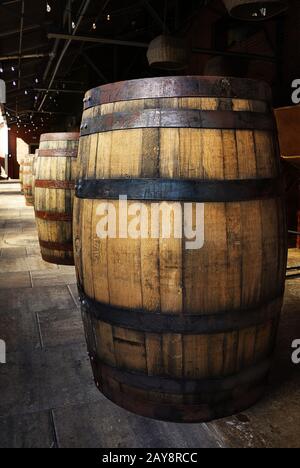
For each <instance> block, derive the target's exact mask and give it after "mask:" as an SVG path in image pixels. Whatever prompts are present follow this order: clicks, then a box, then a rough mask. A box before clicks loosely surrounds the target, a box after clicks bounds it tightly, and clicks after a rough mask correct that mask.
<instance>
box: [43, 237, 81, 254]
mask: <svg viewBox="0 0 300 468" xmlns="http://www.w3.org/2000/svg"><path fill="white" fill-rule="evenodd" d="M39 243H40V246H41V247H43V248H44V249H48V250H61V251H63V252H73V243H72V242H71V243H68V242H65V243H63V242H48V241H43V240H41V239H39Z"/></svg>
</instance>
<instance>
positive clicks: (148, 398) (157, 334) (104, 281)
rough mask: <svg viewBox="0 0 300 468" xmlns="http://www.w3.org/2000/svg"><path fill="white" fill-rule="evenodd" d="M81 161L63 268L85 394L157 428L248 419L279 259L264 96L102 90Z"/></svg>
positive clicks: (88, 110) (282, 232) (131, 87)
mask: <svg viewBox="0 0 300 468" xmlns="http://www.w3.org/2000/svg"><path fill="white" fill-rule="evenodd" d="M79 148H80V149H79V167H80V174H79V179H78V183H77V188H76V197H75V205H74V248H75V265H76V271H77V276H78V284H79V291H80V296H81V301H82V312H83V318H84V325H85V331H86V338H87V343H88V349H89V354H90V358H91V363H92V367H93V371H94V377H95V381H96V385H97V386H98V388H99V389H100V390H101V392H103V393H104V395H106V396H107V397H108V398H110V399H111V400H112V401H114V402H115V403H117V404H118V405H120V406H122V407H124V408H127V409H128V410H130V411H132V412H135V413H138V414H140V415H144V416H149V417H153V418H157V419H162V420H169V421H181V422H196V421H198V422H200V421H209V420H211V419H215V418H220V417H224V416H226V415H230V414H233V413H236V412H238V411H242V410H244V409H245V408H247V407H249V406H250V405H251V404H253V403H254V402H256V401H257V400H258V399H259V398H260V397H261V395H262V394H263V392H264V390H265V387H266V382H267V377H268V371H269V368H270V363H271V358H272V353H273V348H274V345H275V340H276V332H277V325H278V321H279V316H280V312H281V307H282V298H283V291H284V282H285V271H286V255H287V249H286V224H285V214H284V203H283V198H282V187H281V182H282V181H281V178H280V167H279V153H278V141H277V137H276V131H275V128H274V117H273V113H272V110H271V96H270V90H269V88H268V86H267V85H265V84H262V83H260V82H256V81H252V80H240V79H234V78H208V77H175V78H174V77H172V78H170V77H168V78H153V79H146V80H135V81H128V82H122V83H116V84H112V85H106V86H103V87H99V88H96V89H93V90H91V91H89V92H88V93H87V95H86V97H85V109H84V113H83V120H82V126H81V138H80V145H79ZM120 197H121V198H120ZM126 197H127V198H126ZM175 219H176V224H175ZM172 220H173V224H174V226H173V225H172ZM150 221H151V223H150ZM127 224H128V228H127V226H126V225H127ZM167 224H168V225H169V228H170V229H169V233H168V232H167V231H168V230H166V226H167ZM178 225H179V228H178ZM192 225H193V229H194V230H195V234H192V233H190V234H189V229H191V230H192ZM142 226H143V228H142ZM188 226H190V228H189V229H187V228H188ZM183 227H184V233H185V235H184V236H183V235H182V231H183ZM170 234H172V235H170ZM193 237H195V239H194V241H195V243H194V244H193V242H192V243H191V244H189V242H187V240H188V239H193Z"/></svg>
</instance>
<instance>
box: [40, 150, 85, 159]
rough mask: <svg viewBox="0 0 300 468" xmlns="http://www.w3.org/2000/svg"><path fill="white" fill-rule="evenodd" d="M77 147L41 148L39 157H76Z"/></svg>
mask: <svg viewBox="0 0 300 468" xmlns="http://www.w3.org/2000/svg"><path fill="white" fill-rule="evenodd" d="M77 155H78V148H77V149H71V150H68V149H41V150H39V155H38V157H39V158H77Z"/></svg>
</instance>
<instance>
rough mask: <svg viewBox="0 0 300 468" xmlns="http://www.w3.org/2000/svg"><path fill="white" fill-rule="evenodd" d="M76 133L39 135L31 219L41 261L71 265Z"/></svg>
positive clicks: (76, 149) (77, 138)
mask: <svg viewBox="0 0 300 468" xmlns="http://www.w3.org/2000/svg"><path fill="white" fill-rule="evenodd" d="M78 140H79V134H78V133H48V134H44V135H41V139H40V147H39V152H38V160H37V166H36V176H35V216H36V221H37V228H38V235H39V242H40V247H41V254H42V257H43V259H44V260H45V261H46V262H49V263H55V264H58V265H74V257H73V241H72V213H73V201H74V189H75V177H76V171H77V152H78Z"/></svg>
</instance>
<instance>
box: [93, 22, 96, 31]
mask: <svg viewBox="0 0 300 468" xmlns="http://www.w3.org/2000/svg"><path fill="white" fill-rule="evenodd" d="M93 29H94V30H95V29H97V25H96V23H95V22H94V23H93Z"/></svg>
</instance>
